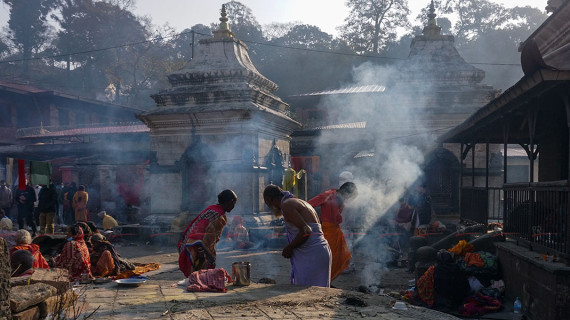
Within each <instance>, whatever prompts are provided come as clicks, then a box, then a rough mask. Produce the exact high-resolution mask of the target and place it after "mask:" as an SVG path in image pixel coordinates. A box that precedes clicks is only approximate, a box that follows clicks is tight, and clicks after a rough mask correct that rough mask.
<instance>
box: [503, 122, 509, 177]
mask: <svg viewBox="0 0 570 320" xmlns="http://www.w3.org/2000/svg"><path fill="white" fill-rule="evenodd" d="M509 130H510V123H509V122H508V121H506V119H503V183H504V184H506V183H507V165H508V162H507V156H508V154H507V150H508V144H509Z"/></svg>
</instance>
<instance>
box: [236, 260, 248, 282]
mask: <svg viewBox="0 0 570 320" xmlns="http://www.w3.org/2000/svg"><path fill="white" fill-rule="evenodd" d="M232 277H233V280H234V285H235V286H249V285H250V284H251V264H250V263H249V262H247V261H241V262H234V263H232Z"/></svg>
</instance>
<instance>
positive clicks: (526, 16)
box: [459, 7, 547, 89]
mask: <svg viewBox="0 0 570 320" xmlns="http://www.w3.org/2000/svg"><path fill="white" fill-rule="evenodd" d="M546 18H547V15H546V14H544V13H542V12H541V11H540V10H539V9H536V8H530V7H522V8H521V7H515V8H510V9H506V21H505V22H504V23H503V24H501V25H498V26H495V28H493V29H490V30H487V31H486V32H485V33H482V34H479V35H478V37H477V38H476V39H474V40H472V41H469V42H467V43H465V44H464V45H463V46H461V47H460V48H459V52H460V53H461V55H462V56H463V57H464V58H465V59H466V60H467V61H471V62H485V63H488V64H481V65H477V67H478V68H481V69H483V70H484V71H485V73H486V77H485V83H487V84H490V85H492V86H494V87H495V88H500V89H506V88H508V87H509V86H511V85H513V84H514V83H515V82H516V81H518V80H519V79H520V78H521V77H522V76H523V73H522V70H521V68H520V66H519V65H518V64H519V63H520V52H518V47H519V45H520V43H521V42H523V41H524V40H526V39H527V38H528V37H529V36H530V35H531V34H532V32H533V31H534V30H536V28H537V27H538V26H539V25H540V24H542V22H543V21H544V20H545V19H546ZM505 64H507V65H505ZM508 64H512V65H508Z"/></svg>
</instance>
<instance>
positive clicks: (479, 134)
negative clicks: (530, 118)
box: [438, 69, 570, 143]
mask: <svg viewBox="0 0 570 320" xmlns="http://www.w3.org/2000/svg"><path fill="white" fill-rule="evenodd" d="M559 81H570V71H560V70H548V69H540V70H538V71H536V72H535V73H533V74H532V75H530V76H525V77H523V78H521V80H519V81H518V82H517V83H516V84H515V85H513V86H512V87H510V88H509V89H507V90H506V91H505V92H504V93H502V94H501V95H500V96H498V97H497V98H495V99H493V100H492V101H491V102H489V103H488V104H487V105H485V106H483V107H482V108H480V109H479V110H477V111H476V112H475V113H474V114H473V115H471V116H470V117H469V118H467V119H466V120H465V121H464V122H463V123H461V124H460V125H458V126H456V127H455V128H453V129H451V130H449V131H448V132H446V133H445V134H443V135H441V136H440V137H439V139H438V141H439V142H440V143H472V142H486V141H487V140H488V137H487V136H486V135H484V134H483V131H484V130H486V129H485V127H487V128H488V126H489V125H491V124H492V123H493V122H495V121H497V120H499V119H501V118H503V117H504V116H505V115H506V114H507V113H509V112H511V111H513V110H515V109H517V108H519V107H521V106H523V105H525V104H526V102H527V98H529V95H532V96H538V95H540V94H541V93H543V92H545V91H548V90H549V89H550V88H552V87H553V86H555V85H556V84H557V82H559ZM474 140H475V141H474ZM501 142H502V139H501Z"/></svg>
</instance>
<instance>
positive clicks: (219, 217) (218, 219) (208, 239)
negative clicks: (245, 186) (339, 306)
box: [178, 190, 237, 277]
mask: <svg viewBox="0 0 570 320" xmlns="http://www.w3.org/2000/svg"><path fill="white" fill-rule="evenodd" d="M236 202H237V195H236V194H235V192H233V191H232V190H224V191H222V192H220V194H218V204H214V205H211V206H209V207H207V208H206V209H205V210H204V211H202V212H201V213H200V214H199V215H198V216H197V217H196V218H194V220H192V222H190V224H188V226H187V227H186V230H184V235H183V237H182V240H180V242H179V243H178V252H179V254H180V255H179V257H178V266H179V268H180V271H182V272H183V273H184V275H185V276H186V277H188V276H190V274H191V273H192V272H194V271H198V270H202V269H214V268H216V244H217V243H218V241H219V240H220V236H221V235H222V231H223V230H224V227H225V226H226V223H227V218H226V212H230V211H232V210H233V208H234V206H235V204H236Z"/></svg>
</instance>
